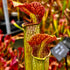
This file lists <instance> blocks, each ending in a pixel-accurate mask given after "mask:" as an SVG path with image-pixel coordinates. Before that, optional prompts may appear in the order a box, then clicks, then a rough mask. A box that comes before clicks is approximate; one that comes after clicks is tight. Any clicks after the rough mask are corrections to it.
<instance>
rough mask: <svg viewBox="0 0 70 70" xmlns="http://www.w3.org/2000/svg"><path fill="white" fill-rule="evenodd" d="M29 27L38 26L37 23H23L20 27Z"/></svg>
mask: <svg viewBox="0 0 70 70" xmlns="http://www.w3.org/2000/svg"><path fill="white" fill-rule="evenodd" d="M31 25H38V23H23V24H22V27H23V28H24V27H26V26H31Z"/></svg>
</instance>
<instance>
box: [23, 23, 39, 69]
mask: <svg viewBox="0 0 70 70" xmlns="http://www.w3.org/2000/svg"><path fill="white" fill-rule="evenodd" d="M38 33H40V24H32V25H27V26H24V53H25V70H31V66H32V65H31V47H30V45H29V44H28V42H27V41H28V40H29V39H30V38H31V36H32V35H34V34H38Z"/></svg>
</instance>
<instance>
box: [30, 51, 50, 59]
mask: <svg viewBox="0 0 70 70" xmlns="http://www.w3.org/2000/svg"><path fill="white" fill-rule="evenodd" d="M50 55H51V51H50V52H49V54H48V55H47V56H45V57H44V58H40V57H36V56H33V54H32V53H31V56H32V57H33V58H35V59H37V60H45V59H46V58H48V57H50Z"/></svg>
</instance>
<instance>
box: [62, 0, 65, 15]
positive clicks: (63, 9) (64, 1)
mask: <svg viewBox="0 0 70 70" xmlns="http://www.w3.org/2000/svg"><path fill="white" fill-rule="evenodd" d="M65 8H66V0H64V2H63V9H62V15H63V14H64V10H65Z"/></svg>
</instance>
